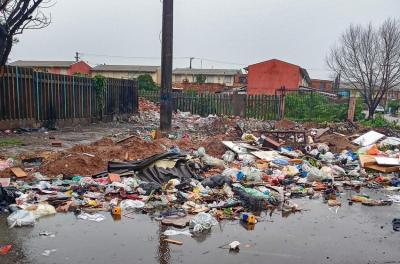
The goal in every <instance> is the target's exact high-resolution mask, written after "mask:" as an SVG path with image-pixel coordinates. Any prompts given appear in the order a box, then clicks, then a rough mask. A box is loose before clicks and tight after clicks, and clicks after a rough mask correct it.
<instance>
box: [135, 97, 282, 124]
mask: <svg viewBox="0 0 400 264" xmlns="http://www.w3.org/2000/svg"><path fill="white" fill-rule="evenodd" d="M139 96H140V97H143V98H145V99H147V100H149V101H152V102H156V103H158V102H159V101H160V93H159V92H158V91H139ZM234 96H237V95H233V94H211V93H210V94H194V93H177V92H174V93H173V96H172V98H173V109H174V110H180V111H183V112H191V113H193V114H198V115H201V116H207V115H210V114H215V115H227V116H231V115H234V114H235V107H236V110H237V111H239V112H240V110H241V109H237V107H238V106H237V105H236V106H234V104H233V100H234ZM240 98H242V97H240ZM240 100H241V99H240ZM243 100H245V101H244V102H243V104H242V105H243V107H244V109H243V111H242V112H243V113H244V116H245V117H247V118H257V119H261V120H276V119H278V118H279V114H280V109H279V97H278V96H267V95H248V96H244V97H243Z"/></svg>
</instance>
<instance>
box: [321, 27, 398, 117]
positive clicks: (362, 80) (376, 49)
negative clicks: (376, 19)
mask: <svg viewBox="0 0 400 264" xmlns="http://www.w3.org/2000/svg"><path fill="white" fill-rule="evenodd" d="M327 64H328V66H329V68H330V69H331V70H333V71H334V72H335V73H336V74H340V76H341V79H342V81H343V82H346V83H348V84H349V85H350V86H351V88H353V89H356V90H357V91H359V93H360V94H361V96H362V97H363V99H364V101H365V103H366V104H367V106H368V119H370V118H373V115H374V112H375V109H376V107H377V106H378V105H379V103H380V102H381V100H382V98H383V97H384V96H385V95H386V94H387V93H388V91H390V90H392V89H393V88H394V87H396V86H398V85H399V84H400V23H399V21H398V20H396V19H387V20H386V21H385V22H384V23H383V24H382V25H381V26H380V27H379V28H375V27H373V26H372V24H371V23H370V24H369V25H367V26H365V27H363V26H361V25H351V26H350V27H349V29H348V30H347V31H346V32H345V33H344V34H343V35H342V36H341V38H340V41H339V43H338V44H337V45H336V46H335V47H333V48H332V49H331V50H330V53H329V55H328V57H327Z"/></svg>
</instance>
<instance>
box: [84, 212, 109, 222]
mask: <svg viewBox="0 0 400 264" xmlns="http://www.w3.org/2000/svg"><path fill="white" fill-rule="evenodd" d="M78 218H79V219H82V220H89V221H95V222H101V221H103V220H105V219H106V217H105V216H104V215H102V214H98V213H96V214H88V213H81V214H80V215H78Z"/></svg>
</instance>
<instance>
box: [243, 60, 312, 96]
mask: <svg viewBox="0 0 400 264" xmlns="http://www.w3.org/2000/svg"><path fill="white" fill-rule="evenodd" d="M310 84H311V80H310V77H309V75H308V72H307V70H306V69H304V68H301V67H300V66H297V65H295V64H291V63H288V62H285V61H281V60H277V59H272V60H268V61H264V62H260V63H257V64H253V65H250V66H249V67H248V75H247V93H248V94H250V95H254V94H267V95H274V94H275V91H276V90H277V89H279V88H280V87H282V86H285V87H286V89H298V88H299V87H300V86H305V87H309V86H310Z"/></svg>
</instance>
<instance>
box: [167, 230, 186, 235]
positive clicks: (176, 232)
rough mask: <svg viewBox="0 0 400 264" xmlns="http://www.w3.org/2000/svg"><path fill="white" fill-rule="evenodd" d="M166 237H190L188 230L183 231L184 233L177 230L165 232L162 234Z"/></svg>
mask: <svg viewBox="0 0 400 264" xmlns="http://www.w3.org/2000/svg"><path fill="white" fill-rule="evenodd" d="M163 234H164V235H166V236H178V235H184V236H192V234H191V233H190V231H189V230H184V231H179V230H167V231H165V232H164V233H163Z"/></svg>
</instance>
